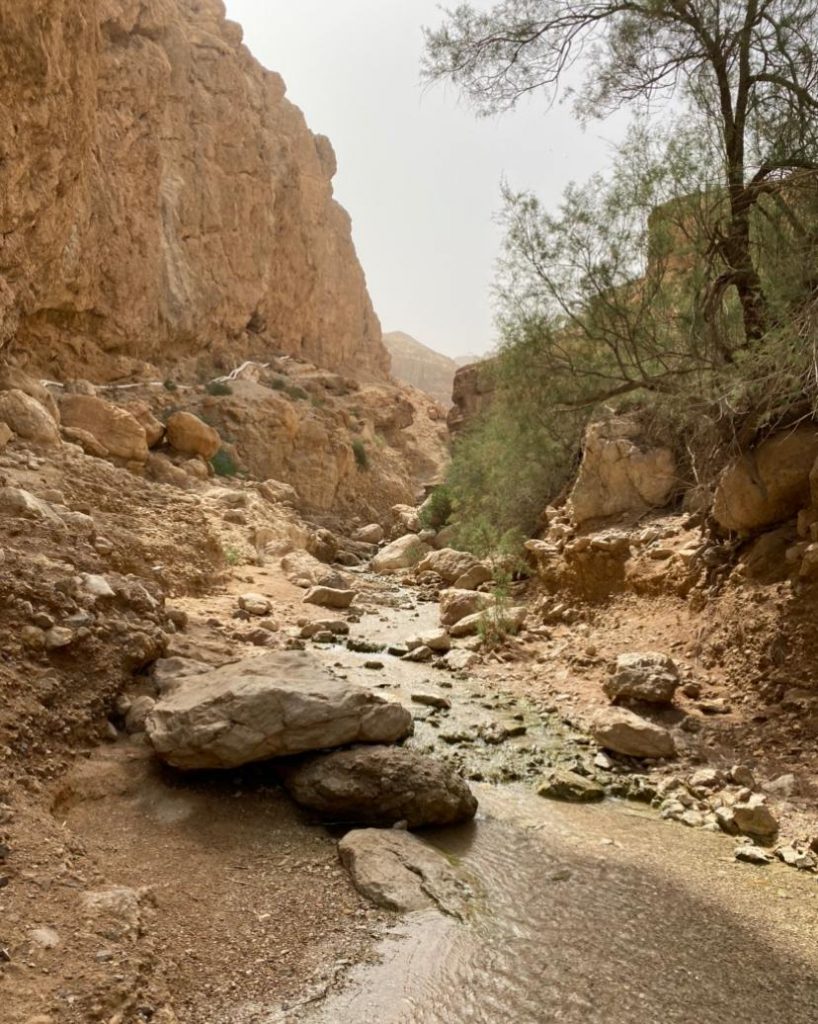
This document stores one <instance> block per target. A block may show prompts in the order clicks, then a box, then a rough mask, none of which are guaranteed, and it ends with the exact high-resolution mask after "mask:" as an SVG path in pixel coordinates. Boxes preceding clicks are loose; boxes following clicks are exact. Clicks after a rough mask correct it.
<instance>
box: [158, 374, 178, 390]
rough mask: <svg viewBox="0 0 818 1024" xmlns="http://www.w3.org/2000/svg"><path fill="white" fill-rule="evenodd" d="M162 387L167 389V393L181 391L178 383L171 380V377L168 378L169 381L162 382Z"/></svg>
mask: <svg viewBox="0 0 818 1024" xmlns="http://www.w3.org/2000/svg"><path fill="white" fill-rule="evenodd" d="M162 387H163V388H164V389H165V391H178V390H179V386H178V384H177V383H176V381H175V380H171V379H170V377H168V379H167V380H165V381H163V382H162Z"/></svg>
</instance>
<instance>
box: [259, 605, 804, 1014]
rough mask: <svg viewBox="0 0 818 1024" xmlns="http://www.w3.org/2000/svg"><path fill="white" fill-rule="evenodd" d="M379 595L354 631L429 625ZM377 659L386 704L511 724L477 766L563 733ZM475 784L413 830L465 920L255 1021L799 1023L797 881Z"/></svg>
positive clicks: (791, 874) (683, 832)
mask: <svg viewBox="0 0 818 1024" xmlns="http://www.w3.org/2000/svg"><path fill="white" fill-rule="evenodd" d="M395 597H396V600H395V605H396V607H395V608H390V609H386V610H384V611H383V613H382V616H381V618H383V619H386V621H380V620H379V621H378V622H374V621H373V620H372V618H371V617H370V618H368V619H366V620H365V621H364V623H363V624H362V625H361V627H359V629H358V634H359V635H360V636H365V637H366V638H367V639H370V640H376V641H377V640H383V641H384V642H389V643H395V642H397V641H399V640H401V639H405V638H406V637H407V636H408V635H409V634H410V633H414V632H417V631H418V629H419V628H421V629H423V628H428V627H430V626H432V625H434V624H435V619H434V615H435V613H436V606H434V605H423V604H421V605H419V606H418V607H417V608H416V609H414V610H412V609H411V608H410V605H411V604H412V603H413V602H412V600H411V596H410V595H408V594H405V593H401V592H399V591H396V592H395ZM326 657H327V658H328V659H332V661H333V663H334V664H338V663H340V665H341V666H343V668H341V669H339V670H341V671H346V672H348V673H349V675H350V677H354V678H360V677H362V678H361V681H364V682H367V683H368V684H369V685H372V684H373V678H372V676H373V674H375V671H376V670H372V669H366V668H364V667H363V664H364V661H366V660H370V659H371V658H372V655H352V654H350V653H349V652H346V651H344V652H343V653H341V654H339V653H338V651H327V653H326ZM378 657H380V658H382V660H383V661H384V666H385V667H384V669H383V673H382V674H383V677H384V678H383V679H382V680H381V681H382V682H383V683H384V684H385V687H387V688H388V689H389V690H391V691H392V692H394V693H395V694H396V695H398V696H400V697H401V698H402V699H407V697H408V695H410V693H411V691H412V690H413V689H415V690H416V689H422V690H433V691H434V692H438V693H440V694H445V695H447V696H448V697H449V698H450V699H451V701H452V705H453V706H452V708H451V710H449V711H447V712H445V714H444V715H443V716H441V717H443V718H447V719H450V720H454V721H455V722H460V723H463V722H467V721H471V720H472V719H473V718H474V716H475V715H477V716H478V717H479V716H486V715H488V716H493V717H494V718H497V717H498V716H500V717H502V718H503V719H504V720H506V719H507V718H508V716H509V714H511V713H512V712H513V713H514V714H516V715H517V716H518V717H519V716H522V717H523V718H524V719H525V721H526V723H527V729H526V733H525V735H523V736H522V737H513V738H510V739H508V740H506V741H505V742H504V743H503V744H500V745H498V746H499V747H502V748H503V750H504V753H501V754H495V753H494V751H493V749H490V748H491V745H488V744H479V743H478V744H470V746H471V747H472V748H473V749H476V748H477V747H480V748H481V749H483V748H485V749H483V754H482V755H480V756H483V757H484V758H485V759H486V763H487V764H489V765H496V764H497V763H498V761H497V758H499V763H501V764H502V763H503V762H504V760H505V759H507V758H508V756H509V755H508V749H509V747H508V746H507V745H508V744H511V748H510V749H512V751H513V749H514V746H515V745H516V746H517V747H523V748H524V753H525V761H524V764H526V765H528V766H529V767H531V758H532V757H533V758H534V759H535V761H534V767H536V758H537V756H538V753H537V751H538V748H540V749H547V748H548V746H549V744H557V745H565V744H567V745H568V746H569V747H570V746H571V744H573V742H574V738H573V737H571V736H569V735H567V734H565V733H563V732H560V730H559V724H558V720H556V719H555V720H552V721H549V718H548V716H545V717H543V716H538V715H537V714H536V713H535V712H534V711H532V709H530V708H526V707H524V706H522V705H515V706H514V707H513V708H512V707H510V706H506V705H505V704H504V699H503V698H500V699H499V701H497V700H492V699H487V698H488V695H487V694H486V693H485V692H484V691H483V689H481V688H480V687H479V686H478V685H477V684H475V683H473V682H471V681H469V680H455V681H454V682H453V685H452V686H451V687H449V686H448V685H447V684H448V683H449V681H450V677H448V676H447V675H446V674H445V673H441V672H436V671H435V670H434V669H431V668H428V667H426V666H423V665H414V664H407V663H405V662H401V661H397V660H396V659H393V658H390V657H389V656H388V655H386V654H384V655H379V656H378ZM441 684H442V685H441ZM498 705H499V706H498ZM441 731H442V726H441V725H440V723H439V722H438V723H437V724H436V725H435V726H431V725H429V723H428V719H425V720H424V721H422V722H421V723H420V725H419V728H418V736H417V738H416V742H418V743H419V745H421V746H429V745H435V744H437V746H438V747H439V748H440V747H443V748H445V746H446V744H445V743H441V742H440V740H439V739H438V738H437V735H438V734H439V733H440V732H441ZM532 748H533V750H532ZM577 749H578V750H579V755H578V756H581V755H582V751H581V748H577ZM469 756H472V755H469ZM475 756H476V755H475ZM512 762H513V765H514V766H515V767H516V765H517V761H516V760H514V755H513V754H512ZM490 775H491V772H490V771H489V772H488V773H487V776H486V777H490ZM475 790H476V792H477V794H478V796H479V798H480V812H479V814H478V818H477V820H476V821H475V822H473V823H471V824H469V825H468V826H463V827H460V828H454V829H446V830H440V831H436V832H433V833H430V834H428V835H427V836H426V838H427V839H428V841H429V842H431V843H433V844H434V845H436V846H438V847H440V848H441V849H443V850H444V851H446V852H447V853H449V854H450V855H452V856H453V857H454V858H456V859H457V861H458V862H459V864H460V866H461V868H462V870H463V871H464V873H465V874H466V875H467V877H468V878H469V879H470V880H471V882H472V883H473V887H474V889H475V892H476V894H477V895H476V897H475V900H474V910H473V913H472V916H471V919H470V920H468V921H467V922H466V923H463V924H460V923H457V922H455V921H453V920H450V919H447V918H444V917H442V916H441V915H440V914H438V913H436V912H426V913H423V914H416V915H410V916H409V917H408V918H406V919H405V921H404V922H403V924H402V925H401V926H400V927H399V929H398V931H397V932H396V933H394V934H392V935H390V936H389V937H388V938H385V939H384V941H383V943H382V946H381V950H380V952H381V961H380V963H379V964H377V965H376V966H369V967H360V968H356V969H355V970H353V971H352V972H351V974H350V975H349V976H347V978H346V979H345V980H344V983H343V984H342V986H341V987H340V990H339V991H337V992H335V993H332V994H330V996H329V997H328V998H327V999H326V1000H323V1001H319V1002H312V1003H309V1004H306V1005H304V1006H301V1007H291V1008H289V1009H283V1008H282V1009H277V1010H274V1011H272V1012H271V1015H270V1017H269V1024H279V1022H290V1021H304V1022H309V1024H364V1022H366V1024H369V1022H373V1024H374V1022H378V1024H546V1022H565V1024H579V1022H582V1024H726V1022H730V1024H732V1022H736V1024H739V1022H741V1024H816V1022H817V1021H818V879H816V878H815V877H814V876H806V875H803V874H800V873H798V872H795V871H792V870H790V869H787V868H785V867H783V866H780V865H777V864H776V865H772V866H770V867H767V868H757V867H750V866H747V865H742V864H738V863H736V862H735V860H734V858H733V853H732V851H733V843H732V841H731V840H730V839H729V838H727V837H725V836H721V835H714V834H712V833H707V832H703V831H700V830H689V829H685V828H683V827H682V826H680V825H678V824H673V823H668V822H664V821H661V820H660V819H659V818H658V816H657V815H656V814H655V813H654V812H652V811H651V810H649V809H648V808H647V807H645V806H642V805H639V804H633V803H624V802H619V801H612V800H609V801H606V802H605V803H604V804H603V805H597V806H590V807H588V806H586V807H580V806H575V805H568V804H558V803H554V802H552V801H547V800H544V799H542V798H540V797H538V796H536V795H535V794H534V791H533V789H532V788H531V787H530V785H529V786H527V785H525V784H523V783H512V784H504V785H487V784H479V783H478V784H476V785H475Z"/></svg>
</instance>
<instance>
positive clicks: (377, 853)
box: [338, 828, 471, 918]
mask: <svg viewBox="0 0 818 1024" xmlns="http://www.w3.org/2000/svg"><path fill="white" fill-rule="evenodd" d="M338 855H339V857H340V858H341V863H342V864H343V865H344V867H345V868H346V869H347V871H348V872H349V874H350V877H351V878H352V883H353V885H354V886H355V888H356V889H357V890H358V892H359V893H361V895H362V896H365V897H366V898H367V899H369V900H371V901H372V902H373V903H375V904H376V905H377V906H379V907H383V908H384V909H386V910H396V911H398V912H399V913H410V912H411V911H414V910H428V909H430V908H435V907H436V908H438V909H440V910H442V911H443V912H444V913H446V914H451V915H453V916H454V917H458V918H462V917H463V916H464V914H465V910H466V904H467V901H468V899H469V897H470V895H471V890H470V889H469V887H468V886H467V885H466V883H465V882H464V881H463V880H462V879H461V878H460V877H459V876H458V875H457V873H456V871H455V869H454V868H453V867H452V865H451V863H450V862H449V860H448V859H447V858H446V857H445V856H444V855H443V854H442V853H440V852H439V851H438V850H435V849H434V847H432V846H428V845H427V844H426V843H424V842H423V841H422V840H420V839H418V838H417V836H413V835H412V834H411V832H404V831H400V830H398V829H377V828H367V829H357V830H355V831H354V832H348V833H347V834H346V835H345V836H344V838H343V839H342V840H341V841H340V842H339V843H338Z"/></svg>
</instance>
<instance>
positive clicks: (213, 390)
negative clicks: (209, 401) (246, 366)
mask: <svg viewBox="0 0 818 1024" xmlns="http://www.w3.org/2000/svg"><path fill="white" fill-rule="evenodd" d="M207 393H208V394H209V395H215V396H216V397H222V396H224V395H232V394H233V389H232V388H231V387H230V385H229V384H228V383H227V382H226V381H223V380H212V381H210V383H209V384H208V385H207Z"/></svg>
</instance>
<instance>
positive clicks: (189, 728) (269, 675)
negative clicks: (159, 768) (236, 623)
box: [146, 651, 412, 769]
mask: <svg viewBox="0 0 818 1024" xmlns="http://www.w3.org/2000/svg"><path fill="white" fill-rule="evenodd" d="M146 729H147V733H148V736H149V738H150V741H151V743H152V744H153V746H154V749H155V750H156V752H157V754H158V755H159V756H160V757H161V758H162V760H163V761H166V762H167V763H168V764H171V765H173V766H174V767H176V768H185V769H199V768H237V767H238V766H239V765H243V764H248V763H250V762H253V761H263V760H266V759H267V758H272V757H283V756H286V755H289V754H301V753H304V752H305V751H312V750H325V749H327V748H330V747H340V746H345V745H347V744H350V743H395V742H397V741H398V740H401V739H403V738H404V737H406V736H408V735H409V734H410V733H411V731H412V716H411V714H410V713H409V711H407V710H406V709H405V708H404V707H402V706H401V705H400V704H397V703H393V702H390V701H387V700H385V699H384V698H383V697H381V696H379V695H377V694H374V693H370V692H369V691H368V690H365V689H363V688H362V687H359V686H355V685H353V684H352V683H348V682H345V681H342V680H340V679H336V678H335V677H333V676H332V675H330V674H329V672H328V671H327V670H326V669H325V668H324V667H323V665H322V664H321V662H320V661H318V659H317V658H315V656H314V655H311V654H309V653H307V652H304V651H278V652H275V653H274V654H268V655H264V656H262V657H259V658H251V659H247V660H245V661H239V662H234V663H233V664H229V665H223V666H222V667H221V668H216V669H212V670H210V671H206V672H202V673H201V674H199V675H191V676H188V677H186V678H185V679H184V681H183V683H182V684H181V685H180V686H179V687H178V688H177V689H174V690H173V691H172V692H171V693H169V694H168V695H167V696H166V697H165V698H164V699H163V700H161V701H159V703H158V704H157V705H156V707H155V708H154V710H153V712H152V713H151V714H150V715H149V716H148V719H147V722H146Z"/></svg>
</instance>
